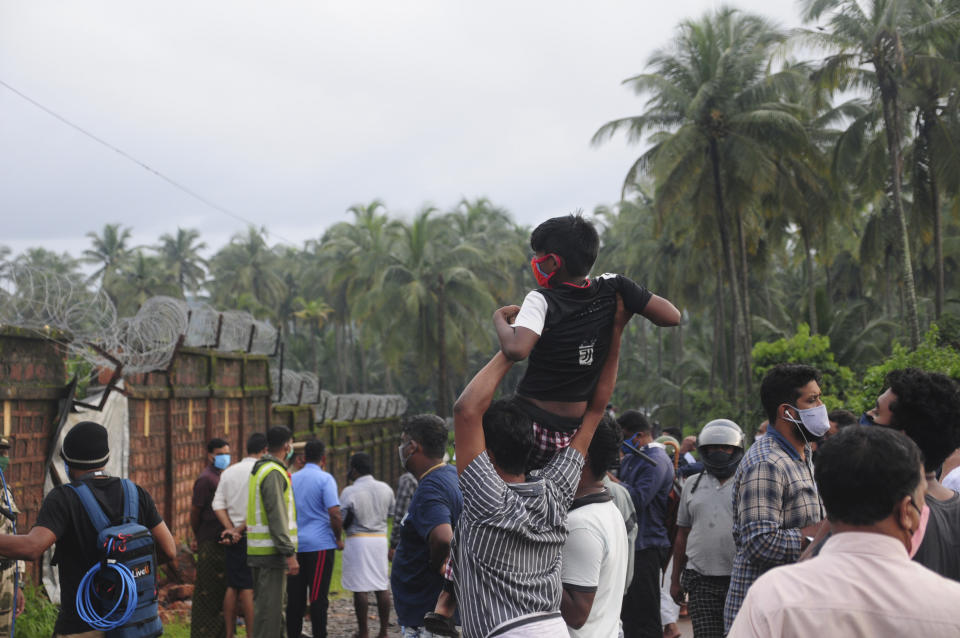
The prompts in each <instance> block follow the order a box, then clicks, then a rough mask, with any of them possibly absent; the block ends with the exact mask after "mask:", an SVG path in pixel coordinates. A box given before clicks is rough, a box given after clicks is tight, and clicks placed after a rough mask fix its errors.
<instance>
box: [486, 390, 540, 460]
mask: <svg viewBox="0 0 960 638" xmlns="http://www.w3.org/2000/svg"><path fill="white" fill-rule="evenodd" d="M483 436H484V438H485V439H486V443H487V450H488V452H489V453H490V455H491V456H492V459H491V460H492V461H493V463H494V465H496V466H497V467H499V468H500V469H502V470H503V471H504V472H508V473H510V474H522V473H524V472H525V471H526V469H527V459H528V458H529V457H530V452H532V451H533V421H531V420H530V417H529V416H527V415H526V414H525V413H524V412H523V410H521V409H520V408H519V407H517V405H516V404H515V403H514V401H513V400H511V399H499V400H497V401H494V402H493V403H491V404H490V407H489V408H487V411H486V412H484V413H483Z"/></svg>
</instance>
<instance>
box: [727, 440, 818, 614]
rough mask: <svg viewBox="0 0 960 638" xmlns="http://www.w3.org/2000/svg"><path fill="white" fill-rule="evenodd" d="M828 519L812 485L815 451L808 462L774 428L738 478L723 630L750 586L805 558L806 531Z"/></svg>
mask: <svg viewBox="0 0 960 638" xmlns="http://www.w3.org/2000/svg"><path fill="white" fill-rule="evenodd" d="M822 518H823V506H822V504H821V502H820V494H819V492H818V491H817V484H816V483H814V482H813V467H812V463H811V453H810V448H809V447H808V448H807V450H806V461H804V460H803V459H801V458H800V455H799V454H798V453H797V450H796V449H795V448H794V447H793V445H791V444H790V442H789V441H787V440H786V439H785V438H784V437H783V435H781V434H780V433H779V432H777V431H776V430H774V429H773V428H772V427H771V428H769V429H768V430H767V435H766V436H765V437H763V438H761V439H759V440H758V441H756V442H755V443H754V444H753V445H752V446H750V449H749V450H747V454H746V456H744V457H743V461H741V462H740V465H739V467H737V473H736V474H734V476H733V540H734V543H735V544H736V547H737V553H736V556H735V557H734V559H733V573H732V574H731V578H730V589H729V591H728V592H727V601H726V605H725V606H724V610H723V620H724V630H725V631H729V630H730V625H732V624H733V619H734V617H735V616H736V615H737V612H738V611H739V610H740V606H741V605H743V600H744V598H746V596H747V590H748V589H749V588H750V585H752V584H753V582H754V581H755V580H756V579H757V578H759V577H760V576H761V574H763V573H764V572H766V571H768V570H769V569H771V568H772V567H776V566H778V565H785V564H788V563H794V562H796V561H797V559H798V558H800V553H801V551H802V545H803V537H802V534H801V533H800V528H801V527H806V526H807V525H813V524H814V523H817V522H819V521H820V520H821V519H822Z"/></svg>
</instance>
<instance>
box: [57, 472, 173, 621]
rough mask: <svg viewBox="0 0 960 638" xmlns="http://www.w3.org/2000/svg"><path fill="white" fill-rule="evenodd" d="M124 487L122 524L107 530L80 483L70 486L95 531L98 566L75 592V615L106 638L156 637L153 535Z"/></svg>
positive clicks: (130, 487)
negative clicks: (139, 518)
mask: <svg viewBox="0 0 960 638" xmlns="http://www.w3.org/2000/svg"><path fill="white" fill-rule="evenodd" d="M121 481H122V483H123V520H122V522H121V523H120V524H119V525H111V524H110V521H109V520H107V516H106V514H104V512H103V509H102V508H101V507H100V504H99V503H98V502H97V499H96V497H94V495H93V492H92V491H91V490H90V488H89V487H88V486H87V485H86V484H85V483H83V482H80V483H74V484H70V488H71V489H73V491H74V492H76V494H77V496H78V497H80V503H81V504H82V505H83V509H85V510H86V512H87V516H88V517H89V518H90V522H92V523H93V526H94V527H95V528H96V530H97V547H98V548H99V551H100V562H98V563H97V564H95V565H94V566H93V567H91V568H90V571H88V572H87V573H86V575H85V576H84V577H83V580H81V581H80V586H79V587H78V588H77V600H76V604H77V613H78V614H79V615H80V618H81V619H82V620H83V621H84V622H85V623H87V624H88V625H90V626H91V627H93V628H94V629H98V630H101V631H105V632H106V635H107V638H155V637H156V636H159V635H161V634H162V633H163V624H162V623H161V622H160V617H159V615H158V614H157V559H156V554H155V546H154V541H153V535H151V534H150V530H148V529H147V528H146V527H144V526H143V525H141V524H140V523H139V522H137V517H138V515H139V498H138V495H137V486H136V485H134V483H133V481H131V480H129V479H121Z"/></svg>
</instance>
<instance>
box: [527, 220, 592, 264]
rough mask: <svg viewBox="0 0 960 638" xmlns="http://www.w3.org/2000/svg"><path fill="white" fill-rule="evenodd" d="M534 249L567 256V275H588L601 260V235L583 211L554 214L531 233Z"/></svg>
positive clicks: (562, 256)
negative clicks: (573, 213) (595, 263)
mask: <svg viewBox="0 0 960 638" xmlns="http://www.w3.org/2000/svg"><path fill="white" fill-rule="evenodd" d="M530 248H532V249H533V251H534V252H544V253H556V254H557V255H560V257H561V258H562V259H563V266H564V268H566V271H567V274H568V275H570V276H572V277H585V276H586V275H587V274H588V273H589V272H590V268H591V267H592V266H593V262H595V261H596V260H597V253H598V252H599V251H600V236H599V235H598V234H597V229H596V228H594V227H593V224H591V223H590V222H589V221H587V220H586V219H585V218H584V217H583V215H582V214H581V213H579V212H578V213H577V214H576V215H565V216H563V217H554V218H552V219H548V220H547V221H545V222H543V223H542V224H540V225H539V226H537V227H536V228H534V229H533V232H532V233H530Z"/></svg>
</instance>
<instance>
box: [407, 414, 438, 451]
mask: <svg viewBox="0 0 960 638" xmlns="http://www.w3.org/2000/svg"><path fill="white" fill-rule="evenodd" d="M402 431H403V433H404V434H406V435H407V436H408V437H410V439H412V440H414V441H416V442H417V443H419V444H420V447H421V448H423V453H424V454H425V455H426V456H427V457H428V458H431V459H439V458H443V453H444V452H446V451H447V439H448V434H447V425H446V423H444V421H443V419H441V418H440V417H438V416H437V415H436V414H417V415H414V416H412V417H410V418H408V419H407V420H405V421H404V422H403V430H402Z"/></svg>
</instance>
